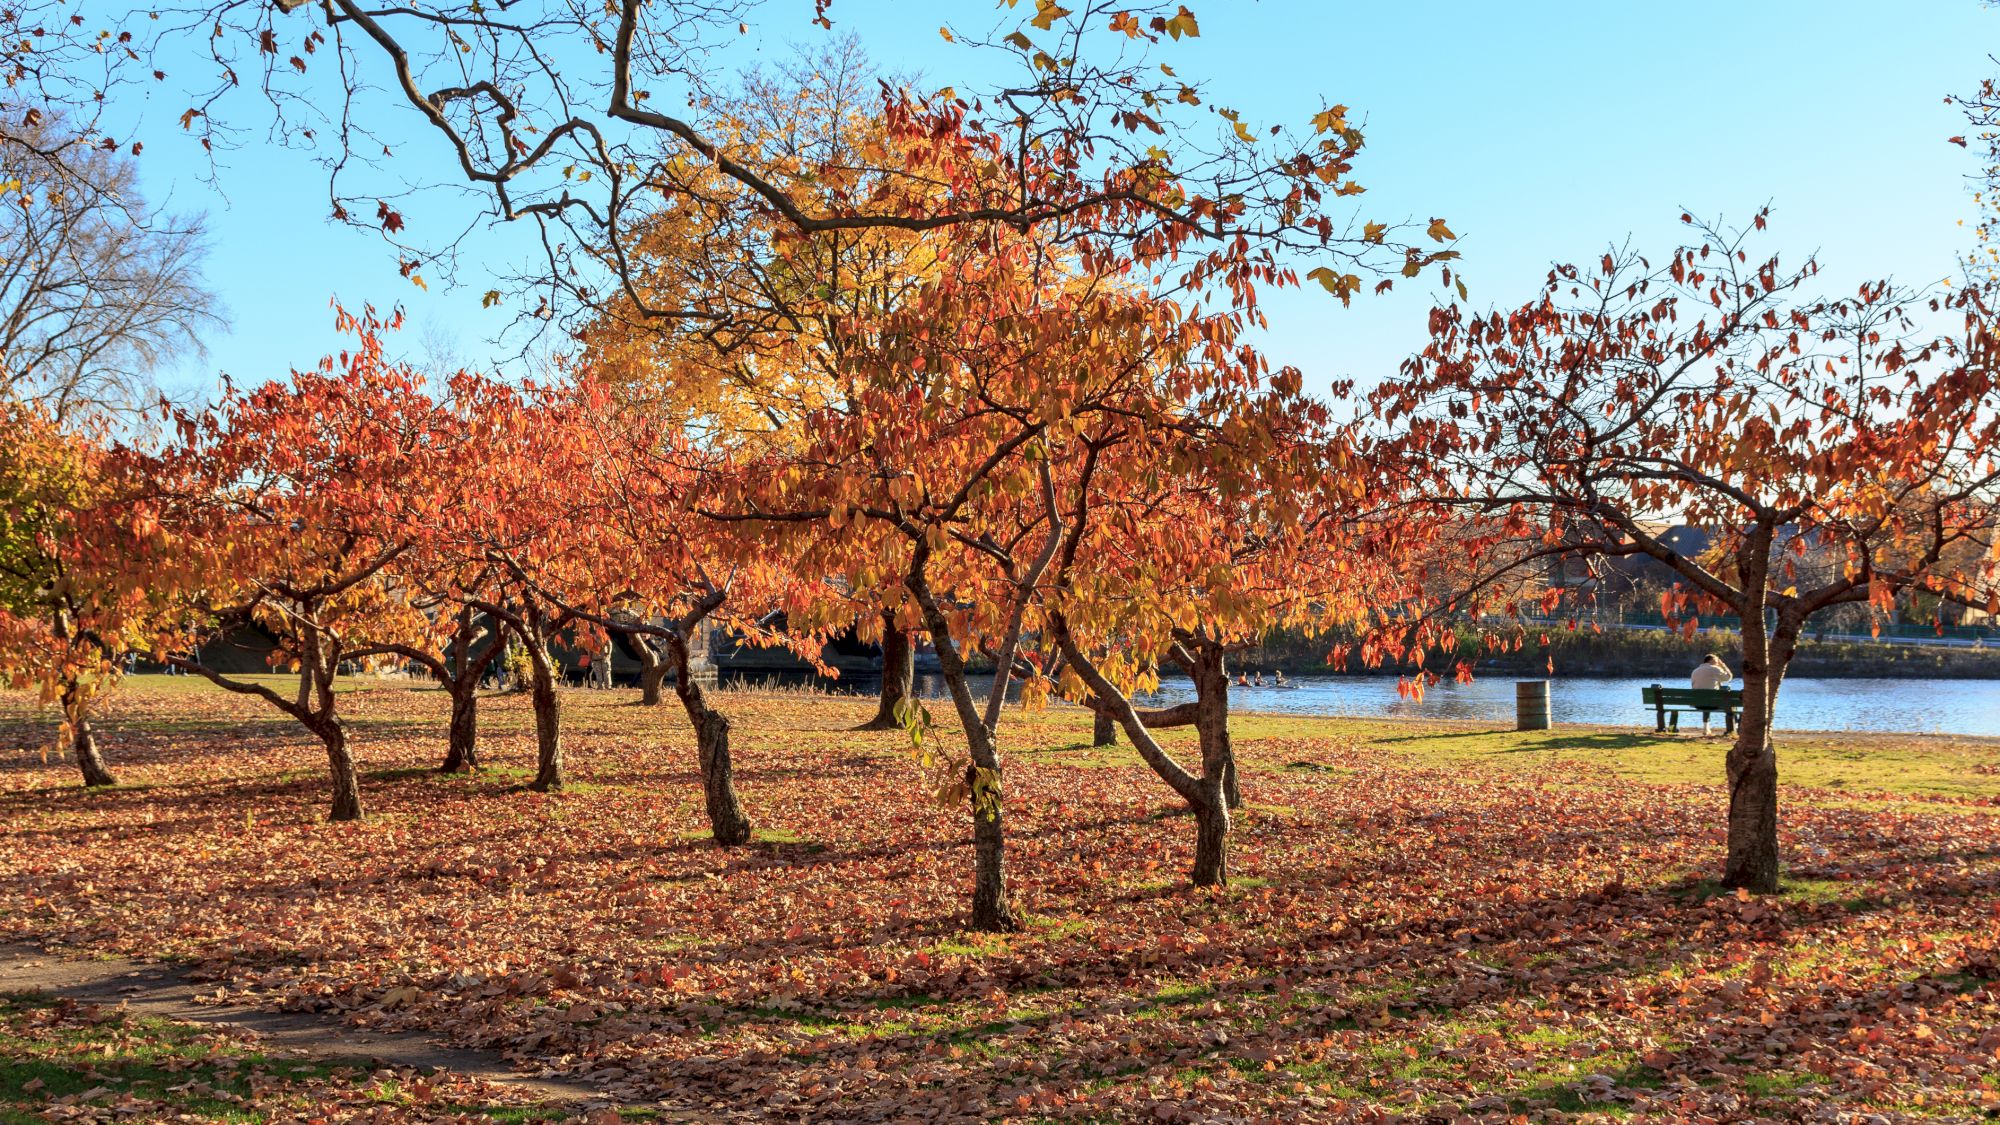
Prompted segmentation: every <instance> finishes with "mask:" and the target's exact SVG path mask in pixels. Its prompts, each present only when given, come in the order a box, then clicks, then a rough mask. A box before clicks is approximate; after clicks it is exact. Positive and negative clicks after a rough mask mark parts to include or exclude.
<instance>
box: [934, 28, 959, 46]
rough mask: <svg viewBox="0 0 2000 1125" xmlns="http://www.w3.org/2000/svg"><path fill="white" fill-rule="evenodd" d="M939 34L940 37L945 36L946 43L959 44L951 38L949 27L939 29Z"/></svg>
mask: <svg viewBox="0 0 2000 1125" xmlns="http://www.w3.org/2000/svg"><path fill="white" fill-rule="evenodd" d="M938 34H939V35H942V36H944V41H945V42H947V43H956V42H958V40H956V39H953V38H952V37H951V29H950V28H948V27H940V28H938Z"/></svg>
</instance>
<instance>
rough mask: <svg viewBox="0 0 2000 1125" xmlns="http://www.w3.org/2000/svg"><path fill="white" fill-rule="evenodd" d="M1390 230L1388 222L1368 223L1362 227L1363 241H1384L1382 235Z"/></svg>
mask: <svg viewBox="0 0 2000 1125" xmlns="http://www.w3.org/2000/svg"><path fill="white" fill-rule="evenodd" d="M1388 232H1389V224H1388V223H1366V224H1363V226H1362V228H1361V240H1362V241H1363V242H1380V241H1382V236H1383V235H1384V234H1387V233H1388Z"/></svg>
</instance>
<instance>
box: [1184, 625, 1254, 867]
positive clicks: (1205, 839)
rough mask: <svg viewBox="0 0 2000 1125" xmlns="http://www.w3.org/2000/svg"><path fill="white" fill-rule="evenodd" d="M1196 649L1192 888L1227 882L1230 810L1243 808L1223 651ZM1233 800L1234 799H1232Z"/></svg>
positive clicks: (1202, 644)
mask: <svg viewBox="0 0 2000 1125" xmlns="http://www.w3.org/2000/svg"><path fill="white" fill-rule="evenodd" d="M1191 643H1192V644H1194V646H1195V667H1194V669H1193V671H1194V687H1195V720H1194V725H1195V731H1196V733H1197V734H1198V735H1199V736H1200V741H1201V799H1200V800H1199V801H1196V802H1194V814H1195V852H1194V876H1193V881H1194V885H1195V886H1197V887H1219V886H1222V885H1223V884H1225V883H1227V882H1229V830H1230V822H1229V810H1230V809H1232V808H1235V807H1237V806H1238V805H1240V804H1241V803H1242V800H1243V797H1242V794H1241V793H1240V792H1235V793H1233V792H1232V791H1233V790H1235V789H1236V751H1235V748H1234V747H1233V746H1232V745H1231V744H1230V741H1229V667H1228V664H1227V662H1226V660H1225V659H1224V654H1223V650H1222V646H1221V645H1218V644H1212V643H1208V642H1205V641H1200V640H1197V641H1193V642H1191ZM1232 797H1233V798H1234V799H1232Z"/></svg>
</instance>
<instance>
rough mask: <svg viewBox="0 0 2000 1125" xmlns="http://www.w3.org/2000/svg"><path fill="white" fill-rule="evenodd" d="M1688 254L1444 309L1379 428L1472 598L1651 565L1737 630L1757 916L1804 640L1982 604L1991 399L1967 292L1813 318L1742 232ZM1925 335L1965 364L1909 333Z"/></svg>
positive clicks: (1833, 308)
mask: <svg viewBox="0 0 2000 1125" xmlns="http://www.w3.org/2000/svg"><path fill="white" fill-rule="evenodd" d="M1689 221H1690V222H1691V223H1692V220H1689ZM1764 225H1765V216H1764V215H1762V214H1759V215H1758V216H1757V218H1756V221H1755V223H1754V224H1753V226H1754V227H1755V228H1758V229H1761V228H1762V227H1763V226H1764ZM1693 229H1694V232H1695V234H1696V236H1697V237H1696V238H1695V239H1694V240H1693V241H1692V243H1691V244H1690V245H1687V246H1684V247H1681V248H1679V249H1677V250H1675V251H1674V252H1673V253H1672V255H1671V257H1670V258H1669V259H1668V261H1667V264H1666V265H1664V266H1655V265H1653V264H1652V263H1650V262H1649V261H1648V260H1647V259H1645V258H1643V257H1641V256H1640V255H1638V254H1637V253H1634V252H1632V251H1630V250H1619V251H1613V252H1611V253H1607V254H1606V255H1605V256H1604V257H1603V259H1602V261H1601V262H1599V263H1598V265H1597V267H1596V268H1595V269H1594V270H1589V269H1582V268H1578V267H1574V266H1562V267H1558V268H1557V269H1555V270H1554V271H1552V272H1551V273H1550V274H1549V279H1548V283H1547V285H1546V287H1545V288H1544V290H1543V292H1542V294H1541V296H1540V297H1538V298H1537V299H1535V300H1534V301H1531V302H1530V303H1528V304H1526V305H1523V306H1521V307H1520V308H1518V309H1512V310H1507V311H1504V312H1495V313H1491V314H1488V315H1484V316H1480V315H1476V314H1468V313H1467V312H1466V311H1465V310H1464V309H1462V308H1459V307H1450V308H1440V309H1438V310H1436V311H1435V312H1433V313H1432V315H1431V333H1432V340H1431V343H1430V345H1429V347H1427V348H1426V349H1425V350H1424V352H1423V354H1422V355H1421V356H1419V357H1417V358H1415V359H1413V360H1411V361H1410V362H1409V363H1408V364H1406V365H1405V369H1404V372H1403V375H1402V377H1401V378H1400V379H1399V380H1396V381H1394V382H1391V383H1388V384H1385V385H1384V386H1382V387H1381V388H1380V389H1379V390H1378V391H1377V392H1375V394H1374V404H1375V408H1376V411H1377V414H1378V416H1379V417H1380V418H1381V419H1382V420H1383V421H1384V422H1386V423H1388V424H1389V425H1390V426H1391V427H1397V428H1400V429H1401V433H1400V434H1398V435H1397V436H1396V437H1395V439H1394V440H1395V442H1396V444H1397V446H1398V447H1399V448H1400V449H1401V450H1402V451H1403V453H1404V454H1405V455H1406V457H1407V458H1408V468H1409V471H1410V473H1411V480H1412V481H1413V482H1414V483H1415V485H1416V492H1417V493H1419V494H1420V495H1422V496H1424V497H1427V498H1429V499H1430V500H1431V502H1433V503H1435V504H1436V505H1437V506H1438V507H1440V508H1441V509H1444V510H1445V511H1446V512H1447V514H1448V513H1449V512H1452V511H1457V512H1463V511H1466V510H1471V511H1473V512H1477V513H1482V514H1483V515H1484V516H1485V517H1486V518H1485V519H1484V520H1482V521H1476V524H1475V522H1474V521H1466V522H1464V523H1461V524H1460V526H1461V527H1472V526H1476V527H1477V529H1478V534H1477V535H1474V536H1469V537H1468V538H1467V540H1466V541H1465V543H1464V544H1463V546H1464V548H1465V550H1466V551H1467V552H1468V553H1471V554H1475V555H1480V556H1483V557H1486V558H1488V559H1490V560H1494V561H1495V565H1492V566H1489V567H1486V568H1484V569H1483V570H1481V572H1480V574H1479V577H1478V578H1477V579H1476V580H1475V581H1474V582H1472V583H1471V584H1469V585H1468V586H1467V587H1466V588H1465V589H1463V590H1461V591H1460V593H1461V594H1467V595H1472V596H1474V597H1477V596H1479V595H1480V594H1482V592H1484V591H1486V590H1488V589H1490V588H1491V587H1492V586H1493V585H1494V584H1495V583H1498V582H1501V581H1505V580H1508V579H1510V578H1511V577H1512V576H1514V575H1517V574H1519V573H1520V572H1521V570H1522V568H1523V567H1532V566H1539V565H1544V564H1545V562H1546V560H1548V559H1550V558H1559V557H1569V558H1579V557H1580V558H1584V559H1603V558H1618V557H1631V556H1645V557H1650V558H1653V559H1656V560H1658V561H1659V562H1660V563H1662V564H1664V565H1665V566H1667V567H1669V568H1671V569H1672V570H1673V571H1674V572H1675V574H1677V575H1678V576H1679V578H1680V580H1681V582H1682V583H1683V585H1682V587H1681V588H1680V590H1678V591H1676V592H1674V593H1671V594H1670V595H1669V596H1668V597H1667V598H1666V599H1665V603H1666V605H1665V607H1666V609H1667V610H1668V611H1669V613H1670V614H1675V615H1685V614H1687V613H1689V611H1691V610H1699V609H1705V610H1707V611H1708V612H1726V613H1728V614H1729V615H1731V616H1734V617H1735V618H1736V619H1737V621H1738V623H1739V624H1740V626H1741V629H1742V634H1743V669H1742V674H1743V697H1744V698H1743V715H1742V722H1741V724H1740V725H1739V727H1738V728H1737V736H1736V741H1735V744H1734V745H1733V746H1732V747H1731V749H1730V751H1729V754H1728V757H1727V774H1728V781H1729V854H1728V860H1727V863H1726V865H1725V867H1724V872H1723V881H1724V883H1725V884H1726V885H1728V886H1732V887H1742V888H1747V889H1749V890H1751V891H1754V892H1760V893H1767V892H1771V891H1774V890H1776V889H1777V886H1778V836H1777V831H1778V804H1777V783H1778V763H1777V751H1776V747H1775V743H1774V741H1773V738H1772V722H1773V719H1774V717H1775V715H1776V709H1777V702H1778V692H1779V687H1780V685H1781V684H1782V683H1783V682H1784V677H1785V672H1786V670H1787V668H1788V667H1789V665H1790V663H1791V659H1792V656H1793V653H1794V652H1795V651H1796V649H1797V645H1798V641H1799V637H1800V635H1801V633H1802V631H1803V630H1804V629H1805V628H1806V623H1807V621H1808V619H1810V618H1811V617H1812V616H1813V615H1814V614H1816V613H1819V612H1821V611H1822V610H1825V609H1828V608H1830V607H1834V606H1840V605H1846V604H1867V605H1873V606H1877V607H1880V608H1882V609H1885V610H1886V609H1888V608H1889V607H1891V606H1893V604H1894V603H1895V600H1896V599H1897V598H1898V597H1899V596H1901V595H1903V594H1904V593H1906V592H1907V591H1912V590H1924V591H1928V592H1930V593H1932V594H1936V595H1938V596H1940V597H1942V598H1946V599H1955V600H1961V601H1976V602H1978V603H1979V604H1988V603H1990V602H1993V601H1994V598H1995V592H1994V588H1993V586H1992V584H1991V577H1992V575H1991V572H1990V564H1989V563H1988V562H1986V561H1984V560H1987V559H1989V558H1990V557H1991V556H1990V554H1989V549H1990V546H1991V545H1992V543H1993V542H1994V539H1993V536H1994V529H1995V522H1996V516H2000V464H1996V463H1995V460H1994V456H1993V450H1994V448H1995V443H1996V439H2000V389H1997V388H1996V385H1995V377H1994V367H1993V364H1992V362H1991V356H1992V354H1993V353H1992V350H1991V344H1990V337H1989V336H1988V335H1987V329H1986V325H1985V323H1984V321H1983V319H1982V316H1983V311H1984V310H1983V308H1982V307H1981V305H1980V304H1979V301H1978V299H1977V298H1978V295H1977V294H1976V293H1973V292H1960V293H1956V294H1951V293H1934V294H1924V293H1912V292H1910V291H1907V290H1903V289H1899V288H1896V287H1895V286H1892V285H1890V284H1888V283H1886V282H1879V283H1869V284H1866V285H1863V286H1861V287H1860V289H1859V291H1858V292H1857V293H1856V294H1855V295H1854V296H1852V297H1847V298H1841V299H1827V300H1816V299H1812V298H1809V297H1806V296H1804V295H1803V290H1804V286H1805V285H1806V284H1807V282H1809V281H1810V279H1811V278H1812V277H1813V275H1814V272H1815V269H1814V266H1813V265H1812V264H1810V263H1808V264H1807V265H1806V266H1804V267H1802V268H1800V269H1796V270H1784V269H1781V268H1780V266H1779V263H1778V262H1777V260H1776V259H1775V258H1773V259H1769V260H1753V259H1752V258H1751V257H1750V254H1749V249H1748V247H1749V243H1750V241H1751V232H1750V231H1748V230H1742V231H1729V230H1723V229H1719V228H1716V227H1713V226H1709V225H1704V224H1698V223H1697V224H1693ZM1939 322H1947V323H1949V322H1962V323H1963V324H1964V325H1965V339H1966V340H1969V344H1968V343H1965V342H1961V341H1960V340H1958V339H1957V338H1955V337H1954V336H1952V335H1940V334H1935V333H1927V332H1926V331H1924V330H1923V327H1922V326H1924V325H1926V324H1930V325H1936V324H1938V323H1939ZM1673 520H1679V521H1685V522H1688V523H1692V524H1695V525H1697V526H1701V527H1703V528H1706V529H1708V530H1709V531H1710V532H1711V533H1712V535H1713V536H1714V544H1713V546H1712V548H1711V550H1710V551H1709V552H1708V553H1706V554H1704V555H1702V556H1701V557H1698V558H1697V557H1689V556H1687V555H1684V554H1681V553H1679V552H1677V551H1675V550H1674V549H1672V547H1671V546H1669V545H1668V544H1667V543H1666V542H1664V541H1663V540H1662V538H1661V536H1660V535H1659V534H1658V533H1657V529H1658V527H1659V526H1660V523H1661V522H1662V521H1673ZM1968 546H1970V547H1972V549H1971V550H1967V549H1966V548H1967V547H1968ZM1811 555H1818V556H1822V557H1831V558H1834V559H1837V560H1838V566H1836V567H1818V566H1812V565H1808V562H1807V560H1808V556H1811ZM1975 560H1977V561H1975Z"/></svg>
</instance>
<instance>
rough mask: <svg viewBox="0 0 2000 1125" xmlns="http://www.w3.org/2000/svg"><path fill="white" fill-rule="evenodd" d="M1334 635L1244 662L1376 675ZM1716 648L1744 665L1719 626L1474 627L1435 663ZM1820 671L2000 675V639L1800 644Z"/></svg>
mask: <svg viewBox="0 0 2000 1125" xmlns="http://www.w3.org/2000/svg"><path fill="white" fill-rule="evenodd" d="M1339 647H1340V646H1339V644H1338V643H1337V642H1333V641H1328V640H1325V639H1318V640H1313V639H1306V638H1297V637H1283V636H1279V637H1273V638H1272V639H1271V640H1269V641H1267V642H1266V643H1265V644H1264V645H1263V646H1262V647H1261V648H1258V649H1254V650H1251V651H1250V652H1246V653H1244V654H1243V655H1242V657H1241V658H1239V660H1238V661H1237V664H1238V665H1239V666H1241V667H1244V668H1255V669H1261V670H1263V671H1265V672H1271V671H1279V670H1282V671H1284V672H1285V673H1286V674H1287V675H1310V676H1339V675H1367V674H1377V673H1379V672H1381V671H1382V669H1370V668H1368V667H1367V666H1366V664H1365V663H1364V662H1363V661H1362V659H1361V654H1360V652H1359V650H1358V649H1357V648H1353V647H1348V648H1347V649H1346V659H1345V660H1344V661H1337V660H1335V658H1334V655H1333V653H1334V650H1335V649H1337V648H1339ZM1711 652H1712V653H1716V654H1718V655H1720V656H1721V657H1722V659H1723V660H1724V661H1725V662H1726V663H1728V664H1729V666H1730V667H1732V668H1741V667H1742V665H1743V641H1742V638H1741V637H1740V636H1738V635H1737V634H1735V633H1732V632H1728V631H1726V630H1722V629H1710V630H1703V631H1700V632H1697V633H1696V634H1695V635H1694V636H1692V637H1689V636H1684V635H1682V634H1680V633H1669V632H1667V631H1665V630H1654V629H1607V630H1605V631H1603V632H1601V633H1599V632H1592V631H1590V630H1588V629H1580V630H1570V629H1565V628H1552V629H1547V630H1543V629H1530V630H1528V632H1527V633H1526V634H1525V636H1524V637H1523V643H1522V645H1521V648H1520V650H1519V651H1514V652H1507V653H1490V652H1486V651H1484V649H1483V647H1482V645H1481V644H1480V643H1479V641H1478V640H1477V639H1476V638H1474V637H1472V636H1471V635H1469V634H1467V635H1462V636H1461V637H1460V639H1459V649H1458V652H1457V654H1456V655H1451V656H1446V655H1438V654H1436V653H1433V654H1432V655H1431V656H1430V658H1429V659H1428V660H1427V661H1426V662H1425V663H1426V667H1427V668H1428V670H1430V671H1432V672H1435V673H1437V674H1439V675H1451V674H1452V673H1453V671H1454V670H1455V667H1456V664H1457V662H1458V661H1460V660H1464V661H1467V662H1469V663H1471V664H1472V667H1473V674H1474V675H1507V676H1537V677H1540V676H1548V675H1554V676H1589V677H1607V678H1608V677H1622V676H1649V677H1652V678H1655V679H1659V680H1662V681H1666V680H1673V679H1679V678H1681V677H1684V676H1685V675H1686V674H1687V673H1688V671H1689V670H1691V669H1693V668H1694V666H1695V665H1697V664H1699V663H1701V661H1702V658H1703V657H1705V656H1707V655H1708V654H1709V653H1711ZM1788 674H1789V675H1791V676H1795V677H1812V678H1816V679H1855V678H1881V679H1923V680H1940V679H1944V680H1993V679H2000V646H1997V647H1990V648H1975V647H1970V646H1959V645H1919V644H1891V643H1870V642H1865V641H1843V640H1830V639H1829V640H1813V639H1811V638H1808V639H1806V640H1804V641H1801V642H1800V644H1799V651H1798V655H1797V656H1795V657H1793V659H1792V666H1791V669H1790V671H1789V673H1788Z"/></svg>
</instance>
